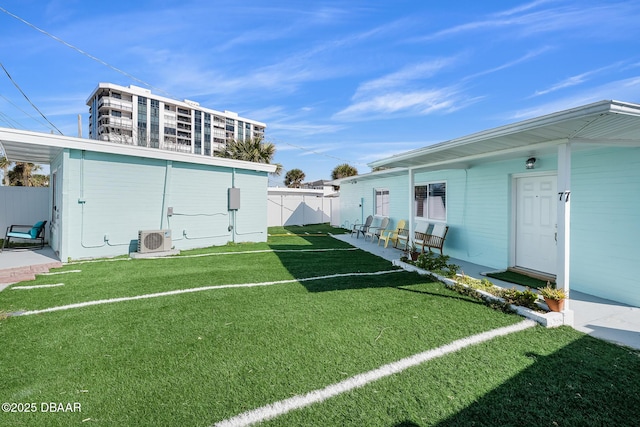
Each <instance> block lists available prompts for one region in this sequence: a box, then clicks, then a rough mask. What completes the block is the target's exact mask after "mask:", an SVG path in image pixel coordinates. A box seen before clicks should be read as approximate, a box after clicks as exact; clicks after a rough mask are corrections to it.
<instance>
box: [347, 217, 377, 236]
mask: <svg viewBox="0 0 640 427" xmlns="http://www.w3.org/2000/svg"><path fill="white" fill-rule="evenodd" d="M372 222H373V215H369V216H368V217H367V219H366V220H365V221H364V224H354V225H353V228H352V229H351V237H353V233H355V234H356V239H357V238H358V237H359V236H360V234H362V235H363V236H364V233H366V232H367V231H369V227H371V223H372Z"/></svg>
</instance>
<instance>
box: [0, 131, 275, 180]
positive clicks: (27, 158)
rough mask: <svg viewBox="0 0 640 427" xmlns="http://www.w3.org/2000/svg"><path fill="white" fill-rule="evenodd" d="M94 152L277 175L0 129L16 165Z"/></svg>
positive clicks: (235, 164) (225, 162) (262, 168)
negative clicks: (66, 152) (71, 152)
mask: <svg viewBox="0 0 640 427" xmlns="http://www.w3.org/2000/svg"><path fill="white" fill-rule="evenodd" d="M67 148H68V149H75V150H85V151H94V152H99V153H110V154H119V155H124V156H135V157H144V158H152V159H161V160H172V161H176V162H185V163H196V164H205V165H213V166H222V167H229V168H237V169H246V170H255V171H259V172H269V173H273V172H275V170H276V165H271V164H264V163H253V162H245V161H241V160H233V159H224V158H221V157H209V156H200V155H195V154H189V153H178V152H174V151H166V150H159V149H155V148H147V147H138V146H133V145H124V144H115V143H113V142H104V141H98V140H93V139H83V138H75V137H69V136H63V135H54V134H48V133H41V132H30V131H24V130H18V129H8V128H0V149H2V151H3V152H4V154H5V156H7V159H9V161H12V162H29V163H38V164H50V163H51V162H52V161H53V160H54V159H55V158H56V157H57V156H58V155H60V153H61V152H62V151H63V150H64V149H67Z"/></svg>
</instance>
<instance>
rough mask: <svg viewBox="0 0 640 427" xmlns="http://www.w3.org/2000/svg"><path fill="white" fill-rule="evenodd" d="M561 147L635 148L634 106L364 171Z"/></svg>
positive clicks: (637, 120) (486, 136) (525, 127)
mask: <svg viewBox="0 0 640 427" xmlns="http://www.w3.org/2000/svg"><path fill="white" fill-rule="evenodd" d="M567 142H571V143H572V146H576V145H577V146H584V147H587V146H593V145H601V146H603V145H604V146H625V147H640V105H639V104H632V103H627V102H620V101H600V102H596V103H593V104H588V105H584V106H582V107H578V108H573V109H569V110H564V111H560V112H557V113H553V114H549V115H545V116H540V117H537V118H533V119H529V120H525V121H521V122H517V123H514V124H510V125H506V126H501V127H497V128H494V129H489V130H486V131H482V132H478V133H474V134H471V135H468V136H464V137H461V138H456V139H452V140H449V141H445V142H441V143H438V144H434V145H430V146H428V147H424V148H420V149H417V150H412V151H408V152H405V153H402V154H398V155H395V156H392V157H388V158H385V159H381V160H377V161H374V162H372V163H369V166H370V167H372V168H379V167H387V168H420V169H427V170H438V169H452V168H468V167H472V166H473V165H474V164H477V163H481V162H486V161H496V160H502V159H509V158H517V157H520V156H525V155H526V156H534V155H538V156H539V155H543V154H545V153H555V152H556V151H557V148H556V147H557V146H558V145H560V144H563V143H567ZM574 143H575V144H574Z"/></svg>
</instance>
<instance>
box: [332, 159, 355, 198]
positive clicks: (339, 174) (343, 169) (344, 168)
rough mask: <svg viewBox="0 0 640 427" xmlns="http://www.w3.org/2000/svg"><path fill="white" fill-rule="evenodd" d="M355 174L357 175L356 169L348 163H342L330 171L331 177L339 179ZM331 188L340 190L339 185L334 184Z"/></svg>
mask: <svg viewBox="0 0 640 427" xmlns="http://www.w3.org/2000/svg"><path fill="white" fill-rule="evenodd" d="M355 175H358V169H356V168H354V167H353V166H351V165H350V164H347V163H343V164H341V165H338V166H336V167H335V168H333V171H332V172H331V179H340V178H346V177H348V176H355ZM333 189H334V190H336V191H338V190H340V186H339V185H334V186H333Z"/></svg>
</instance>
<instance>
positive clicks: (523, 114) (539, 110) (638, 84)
mask: <svg viewBox="0 0 640 427" xmlns="http://www.w3.org/2000/svg"><path fill="white" fill-rule="evenodd" d="M602 100H619V101H627V102H636V103H640V76H636V77H632V78H628V79H623V80H617V81H613V82H610V83H606V84H603V85H601V86H596V87H590V88H586V89H585V90H583V91H582V92H578V93H576V94H575V95H572V96H569V97H565V98H560V99H557V100H555V101H552V102H548V103H545V104H540V105H538V106H535V107H532V108H528V109H525V110H518V111H516V112H515V113H513V114H511V115H510V116H509V117H508V119H510V120H524V119H529V118H532V117H537V116H542V115H545V114H550V113H554V112H556V111H562V110H566V109H569V108H574V107H578V106H580V105H584V104H589V103H592V102H598V101H602Z"/></svg>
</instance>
